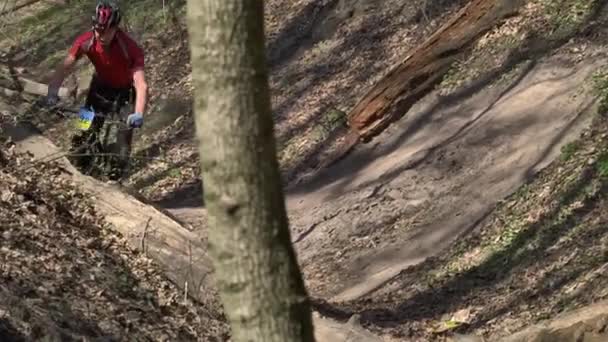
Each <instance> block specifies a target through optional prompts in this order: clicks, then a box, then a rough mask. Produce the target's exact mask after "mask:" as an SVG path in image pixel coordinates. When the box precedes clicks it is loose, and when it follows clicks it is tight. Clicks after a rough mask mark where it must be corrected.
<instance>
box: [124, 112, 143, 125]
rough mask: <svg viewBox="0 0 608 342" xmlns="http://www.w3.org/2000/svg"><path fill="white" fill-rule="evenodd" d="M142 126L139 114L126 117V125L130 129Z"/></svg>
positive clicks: (141, 116)
mask: <svg viewBox="0 0 608 342" xmlns="http://www.w3.org/2000/svg"><path fill="white" fill-rule="evenodd" d="M143 124H144V117H143V115H141V113H133V114H130V115H129V116H128V117H127V125H129V127H131V128H139V127H141V126H142V125H143Z"/></svg>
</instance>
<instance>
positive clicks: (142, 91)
mask: <svg viewBox="0 0 608 342" xmlns="http://www.w3.org/2000/svg"><path fill="white" fill-rule="evenodd" d="M133 87H135V112H136V113H140V114H142V115H143V114H144V110H145V109H146V102H147V100H148V84H147V83H146V78H145V76H144V69H143V68H139V69H137V70H135V72H133Z"/></svg>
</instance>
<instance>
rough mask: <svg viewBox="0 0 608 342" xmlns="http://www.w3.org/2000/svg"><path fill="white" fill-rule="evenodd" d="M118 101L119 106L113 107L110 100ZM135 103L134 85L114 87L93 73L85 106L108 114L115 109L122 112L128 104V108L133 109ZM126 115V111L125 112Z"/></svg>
mask: <svg viewBox="0 0 608 342" xmlns="http://www.w3.org/2000/svg"><path fill="white" fill-rule="evenodd" d="M115 100H118V101H117V103H116V104H117V106H118V107H117V108H112V105H110V104H109V103H108V101H109V102H110V103H111V102H114V101H115ZM134 103H135V88H134V87H133V86H131V87H128V88H112V87H109V86H107V85H105V84H103V83H102V82H101V81H100V80H99V78H97V75H93V77H92V78H91V83H90V85H89V92H88V94H87V98H86V101H85V106H86V107H87V108H89V109H92V110H93V111H95V112H96V113H103V114H108V113H110V112H111V111H113V110H116V111H117V112H119V113H121V112H123V111H122V109H124V108H125V106H126V105H128V107H127V108H128V109H129V110H132V108H129V107H132V106H133V104H134ZM122 115H123V116H124V115H125V113H124V112H123V113H122Z"/></svg>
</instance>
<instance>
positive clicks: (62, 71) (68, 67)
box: [48, 54, 77, 96]
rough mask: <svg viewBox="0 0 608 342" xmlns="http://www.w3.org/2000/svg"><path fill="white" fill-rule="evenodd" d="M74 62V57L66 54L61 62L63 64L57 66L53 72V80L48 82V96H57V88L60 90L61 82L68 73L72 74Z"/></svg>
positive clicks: (75, 58) (75, 59)
mask: <svg viewBox="0 0 608 342" xmlns="http://www.w3.org/2000/svg"><path fill="white" fill-rule="evenodd" d="M76 61H77V57H76V56H74V55H72V54H68V56H67V57H66V58H65V59H64V60H63V62H62V63H61V64H59V66H58V67H57V69H56V70H55V74H53V78H52V79H51V81H50V82H49V91H48V94H49V95H52V96H57V93H58V92H59V88H61V84H62V83H63V80H64V79H65V78H66V77H67V76H68V75H69V74H70V72H72V69H73V67H74V65H75V64H76Z"/></svg>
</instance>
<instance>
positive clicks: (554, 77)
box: [172, 56, 605, 301]
mask: <svg viewBox="0 0 608 342" xmlns="http://www.w3.org/2000/svg"><path fill="white" fill-rule="evenodd" d="M604 63H605V60H602V59H600V58H598V57H589V58H586V59H584V60H582V61H580V62H578V63H572V62H571V61H570V60H569V59H568V58H567V57H564V56H554V57H550V58H547V59H543V60H538V61H530V62H528V63H527V64H524V65H522V66H521V67H519V68H518V69H517V70H516V71H515V72H514V74H513V75H512V77H511V78H510V79H508V80H505V81H504V82H500V83H498V84H495V85H494V86H493V87H489V88H486V89H485V90H483V91H481V92H479V93H477V94H474V95H472V96H470V97H468V98H465V97H463V98H462V99H458V98H441V97H438V96H437V95H435V94H433V95H431V96H429V97H428V98H427V99H425V101H423V102H421V103H420V104H418V105H416V106H415V107H414V108H413V109H412V110H411V111H410V112H409V113H408V114H407V116H406V117H405V118H404V119H402V120H401V121H400V122H398V123H396V124H395V125H394V126H393V127H392V128H390V129H388V130H387V131H386V132H384V133H383V134H382V135H381V136H379V137H378V139H377V142H376V143H375V144H373V145H367V146H361V147H359V148H358V149H357V150H356V151H354V152H353V153H352V154H351V155H350V156H349V157H348V158H346V159H345V160H343V161H342V162H340V163H337V164H335V165H334V166H332V167H331V168H329V169H327V170H325V171H324V172H323V173H321V174H320V175H319V176H318V177H317V178H316V179H315V180H313V181H311V182H309V183H307V184H302V185H299V186H298V187H297V188H294V189H291V190H289V191H288V193H287V205H288V211H289V215H290V222H291V225H292V237H293V240H294V243H295V245H296V248H297V252H298V257H299V260H300V263H301V265H302V268H303V272H304V273H305V278H306V281H307V286H308V288H309V290H310V293H311V294H312V295H313V296H316V297H322V298H325V299H329V300H331V301H348V300H352V299H356V298H358V297H360V296H363V295H365V294H367V293H369V292H371V291H373V290H374V289H376V288H378V287H380V286H382V284H384V283H385V282H386V281H388V280H389V279H391V278H392V277H394V276H396V275H397V274H399V273H400V272H401V271H403V270H404V269H406V268H407V267H409V266H411V265H415V264H418V263H420V262H422V261H423V260H425V259H426V258H428V257H430V256H433V255H435V254H436V253H438V252H439V251H440V250H442V249H443V248H446V247H447V246H448V245H449V244H450V243H451V242H453V241H454V240H455V239H456V238H458V236H459V235H460V234H463V233H466V232H467V231H468V230H471V229H474V228H475V226H476V224H477V223H478V222H480V221H481V220H482V219H483V218H484V217H485V216H486V215H487V213H489V212H490V211H491V209H492V208H493V207H494V206H495V205H496V204H497V203H498V202H499V201H500V200H501V199H503V198H504V197H506V196H507V195H509V194H510V193H512V192H513V191H514V190H516V189H517V188H518V187H519V186H520V185H521V184H522V183H524V182H525V181H526V180H527V179H529V178H530V177H532V176H533V175H534V174H535V173H537V172H538V171H540V170H541V169H542V168H543V167H545V166H547V165H548V164H549V163H550V162H551V161H552V160H553V159H554V158H555V157H556V156H557V155H558V154H559V151H560V148H561V146H563V145H564V144H566V143H567V142H568V141H571V140H572V139H574V138H575V137H577V136H578V134H579V133H580V132H581V130H582V129H583V128H584V127H586V125H588V123H589V119H590V114H591V113H592V112H593V109H594V108H593V107H594V104H595V98H594V96H593V92H592V90H591V89H590V87H591V80H590V77H591V76H592V75H593V72H594V71H595V70H597V69H598V67H600V66H601V65H603V64H604ZM456 96H458V95H456ZM173 206H174V207H179V205H176V204H175V203H173ZM172 211H173V213H174V214H176V215H178V216H180V217H181V218H183V219H186V220H189V221H190V222H191V223H192V224H194V225H200V224H201V223H203V221H202V220H204V215H205V212H204V208H179V209H172ZM202 217H203V219H201V218H202Z"/></svg>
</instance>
